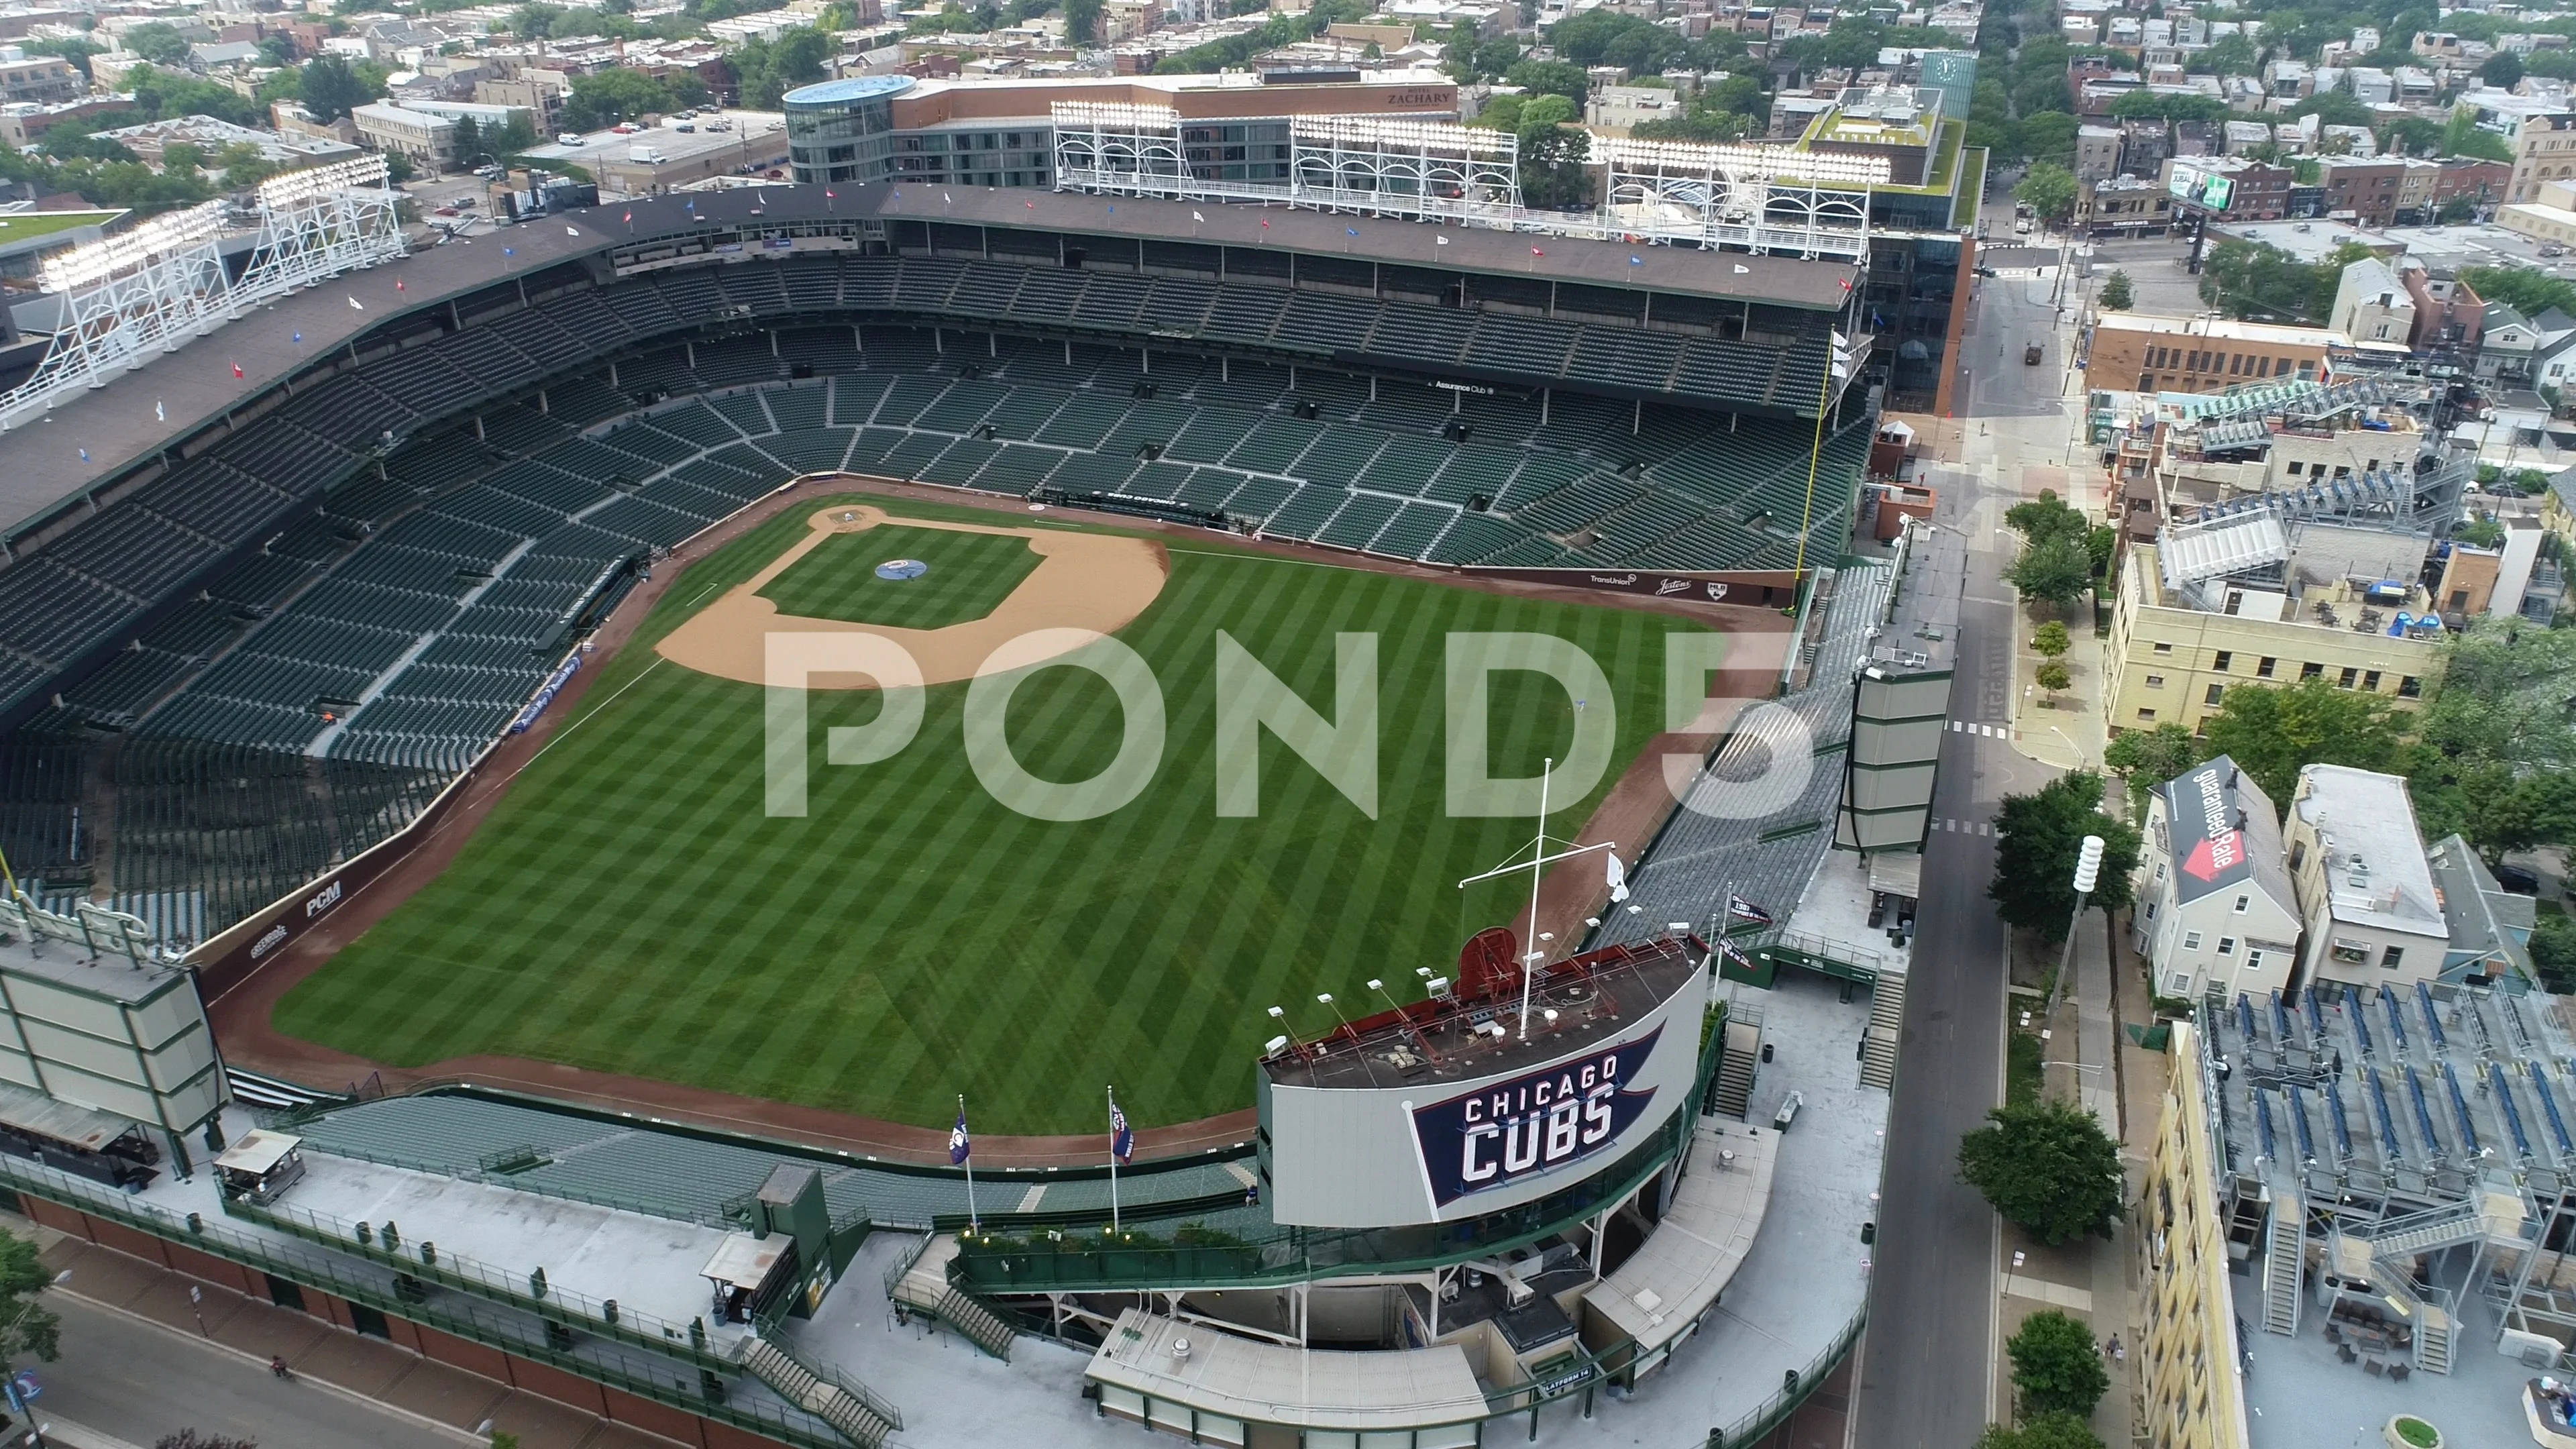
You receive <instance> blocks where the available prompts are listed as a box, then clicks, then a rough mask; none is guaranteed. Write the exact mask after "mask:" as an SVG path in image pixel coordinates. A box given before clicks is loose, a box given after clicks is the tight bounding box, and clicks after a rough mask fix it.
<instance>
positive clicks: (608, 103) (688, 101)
mask: <svg viewBox="0 0 2576 1449" xmlns="http://www.w3.org/2000/svg"><path fill="white" fill-rule="evenodd" d="M706 93H707V92H706V87H704V86H702V85H699V84H698V83H697V82H696V81H694V80H690V79H687V78H685V77H678V78H674V79H672V80H667V81H666V80H663V79H660V78H659V77H656V76H651V75H647V74H645V73H644V72H643V71H640V70H629V69H627V68H625V67H624V66H612V67H610V68H609V69H607V70H600V71H593V72H591V73H590V74H589V75H582V76H575V77H573V82H572V89H571V91H569V92H568V93H567V94H566V95H565V97H564V104H563V124H564V128H565V129H566V130H572V131H595V130H598V129H599V128H600V127H602V126H611V125H615V124H617V123H618V122H620V121H631V120H634V119H635V118H636V117H638V116H644V115H654V114H660V113H666V112H670V111H678V110H685V109H687V108H688V107H690V106H693V105H696V104H698V103H699V102H700V101H703V100H705V99H706Z"/></svg>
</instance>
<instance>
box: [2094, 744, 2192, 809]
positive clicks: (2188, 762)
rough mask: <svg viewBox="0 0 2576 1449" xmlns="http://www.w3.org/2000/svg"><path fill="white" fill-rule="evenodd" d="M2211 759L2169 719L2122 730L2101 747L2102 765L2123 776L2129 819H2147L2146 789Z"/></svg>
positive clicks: (2121, 786) (2148, 789)
mask: <svg viewBox="0 0 2576 1449" xmlns="http://www.w3.org/2000/svg"><path fill="white" fill-rule="evenodd" d="M2206 758H2208V752H2207V751H2205V750H2203V749H2202V748H2201V747H2200V741H2198V740H2196V739H2194V738H2192V733H2191V731H2189V730H2187V729H2185V728H2183V727H2182V726H2181V725H2178V724H2175V723H2172V722H2171V721H2167V722H2166V723H2164V724H2160V725H2158V726H2156V727H2155V728H2154V729H2151V730H2123V731H2122V732H2121V733H2120V734H2119V735H2118V736H2117V737H2116V738H2114V739H2113V740H2112V741H2111V742H2110V743H2109V744H2107V745H2104V746H2103V747H2102V765H2103V768H2105V769H2107V770H2109V771H2111V772H2112V773H2113V774H2115V775H2118V776H2119V777H2120V789H2121V793H2122V794H2124V795H2126V796H2127V797H2128V801H2129V821H2130V823H2131V824H2136V823H2138V822H2140V821H2143V820H2145V819H2146V818H2147V792H2149V791H2150V790H2152V789H2154V788H2155V787H2156V786H2158V785H2161V784H2163V783H2164V782H2165V781H2167V780H2170V779H2173V778H2174V777H2175V776H2177V775H2180V774H2181V773H2182V772H2183V771H2185V770H2188V769H2190V768H2191V767H2192V766H2194V765H2197V764H2199V763H2200V762H2201V761H2202V760H2204V759H2206Z"/></svg>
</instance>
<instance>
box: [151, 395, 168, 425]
mask: <svg viewBox="0 0 2576 1449" xmlns="http://www.w3.org/2000/svg"><path fill="white" fill-rule="evenodd" d="M152 419H153V421H155V422H162V423H166V422H168V421H170V410H169V409H168V408H165V407H163V406H162V405H161V400H160V399H158V398H155V399H153V400H152Z"/></svg>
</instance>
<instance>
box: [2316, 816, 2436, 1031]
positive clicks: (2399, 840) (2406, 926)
mask: <svg viewBox="0 0 2576 1449" xmlns="http://www.w3.org/2000/svg"><path fill="white" fill-rule="evenodd" d="M2287 839H2288V842H2289V847H2290V861H2289V865H2290V879H2291V881H2292V882H2293V883H2294V885H2295V888H2296V889H2297V891H2298V893H2299V914H2300V916H2301V918H2302V919H2303V920H2304V921H2305V922H2306V925H2307V933H2308V940H2307V950H2306V959H2305V960H2304V961H2302V963H2301V969H2300V979H2301V980H2302V981H2304V982H2306V983H2308V984H2310V985H2315V984H2316V983H2319V982H2326V981H2337V982H2344V983H2347V984H2350V985H2354V986H2358V987H2360V988H2361V989H2362V990H2363V991H2364V993H2368V992H2370V991H2371V990H2373V989H2374V988H2376V987H2377V986H2378V985H2379V984H2380V983H2381V982H2387V983H2389V984H2391V985H2393V986H2395V987H2397V988H2398V989H2399V990H2400V991H2404V990H2406V989H2407V988H2408V987H2410V986H2411V985H2412V984H2413V983H2415V982H2417V981H2432V980H2435V979H2437V978H2438V977H2439V976H2440V974H2441V969H2442V964H2443V960H2442V958H2443V955H2444V953H2445V952H2446V951H2447V950H2448V948H2449V946H2450V941H2451V933H2450V928H2449V926H2448V925H2447V924H2446V923H2445V922H2444V920H2443V917H2442V901H2441V897H2440V895H2439V893H2438V892H2437V891H2436V890H2435V889H2434V885H2433V871H2432V868H2431V867H2430V866H2428V865H2427V864H2425V859H2424V837H2423V834H2422V833H2421V832H2420V831H2419V830H2418V829H2417V827H2416V824H2415V801H2414V799H2413V797H2412V796H2410V795H2408V794H2407V792H2406V780H2405V777H2403V776H2400V775H2383V774H2380V773H2378V772H2377V771H2375V770H2356V769H2353V768H2351V767H2349V766H2346V765H2309V766H2307V767H2305V768H2304V769H2302V770H2300V771H2299V790H2298V794H2297V795H2295V796H2293V797H2292V799H2291V801H2290V819H2289V829H2288V832H2287Z"/></svg>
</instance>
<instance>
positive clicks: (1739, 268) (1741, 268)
mask: <svg viewBox="0 0 2576 1449" xmlns="http://www.w3.org/2000/svg"><path fill="white" fill-rule="evenodd" d="M1752 270H1753V269H1752V268H1751V267H1748V266H1746V265H1744V264H1743V263H1742V262H1737V263H1736V264H1735V274H1736V275H1737V276H1739V277H1740V276H1743V275H1744V274H1745V273H1746V272H1749V271H1752Z"/></svg>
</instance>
